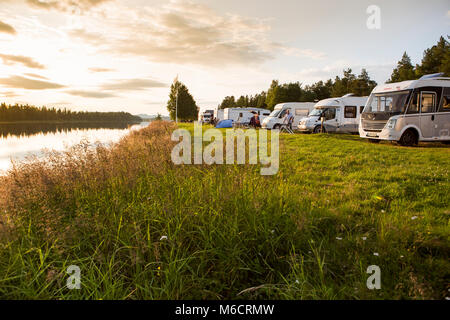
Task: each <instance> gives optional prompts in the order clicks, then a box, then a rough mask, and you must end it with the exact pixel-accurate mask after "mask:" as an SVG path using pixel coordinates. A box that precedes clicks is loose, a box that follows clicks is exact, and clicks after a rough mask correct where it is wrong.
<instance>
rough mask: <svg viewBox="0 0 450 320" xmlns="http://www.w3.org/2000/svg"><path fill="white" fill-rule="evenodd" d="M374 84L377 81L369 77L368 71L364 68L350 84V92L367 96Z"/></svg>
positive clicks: (375, 84)
mask: <svg viewBox="0 0 450 320" xmlns="http://www.w3.org/2000/svg"><path fill="white" fill-rule="evenodd" d="M376 86H377V83H376V82H375V81H373V80H371V79H370V76H369V73H368V72H367V70H366V69H364V68H363V69H362V70H361V73H360V74H359V76H358V77H357V78H356V79H355V80H354V81H353V83H352V84H351V85H350V87H351V92H352V93H354V94H355V95H357V96H359V97H363V96H368V95H369V94H370V93H371V92H372V90H373V88H375V87H376Z"/></svg>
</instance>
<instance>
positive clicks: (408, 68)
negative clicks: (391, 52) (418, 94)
mask: <svg viewBox="0 0 450 320" xmlns="http://www.w3.org/2000/svg"><path fill="white" fill-rule="evenodd" d="M414 79H416V73H415V70H414V66H413V65H412V63H411V58H410V57H409V56H408V54H407V53H406V52H405V53H403V56H402V59H401V60H400V61H399V62H398V63H397V67H396V68H395V69H394V70H393V71H392V74H391V78H390V79H389V80H388V81H387V83H392V82H400V81H405V80H414Z"/></svg>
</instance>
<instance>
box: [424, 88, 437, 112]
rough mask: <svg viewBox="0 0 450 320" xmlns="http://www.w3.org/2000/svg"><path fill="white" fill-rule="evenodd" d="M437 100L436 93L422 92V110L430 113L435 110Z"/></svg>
mask: <svg viewBox="0 0 450 320" xmlns="http://www.w3.org/2000/svg"><path fill="white" fill-rule="evenodd" d="M435 101H436V93H431V92H427V93H425V92H422V101H421V104H420V106H421V108H420V109H421V112H422V113H430V112H433V111H434V105H435Z"/></svg>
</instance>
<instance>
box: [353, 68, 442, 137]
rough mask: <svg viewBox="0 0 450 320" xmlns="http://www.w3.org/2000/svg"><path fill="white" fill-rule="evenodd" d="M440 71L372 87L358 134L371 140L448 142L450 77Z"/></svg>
mask: <svg viewBox="0 0 450 320" xmlns="http://www.w3.org/2000/svg"><path fill="white" fill-rule="evenodd" d="M442 75H443V74H442V73H439V74H431V75H426V76H423V77H422V78H420V79H418V80H410V81H403V82H397V83H387V84H383V85H379V86H377V87H375V89H373V91H372V93H371V95H370V98H369V100H368V101H367V105H366V107H365V108H364V112H363V114H362V116H361V124H360V126H359V134H360V136H361V137H362V138H367V139H369V141H371V142H379V141H380V140H389V141H397V142H398V143H399V144H401V145H405V146H411V145H415V144H417V143H418V142H419V141H443V142H446V143H448V142H450V78H445V77H442Z"/></svg>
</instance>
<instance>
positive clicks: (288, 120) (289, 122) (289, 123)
mask: <svg viewBox="0 0 450 320" xmlns="http://www.w3.org/2000/svg"><path fill="white" fill-rule="evenodd" d="M293 122H294V115H293V114H292V113H291V110H290V109H287V111H286V114H285V115H284V119H283V124H284V125H286V126H287V127H288V128H289V129H290V130H292V123H293Z"/></svg>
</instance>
